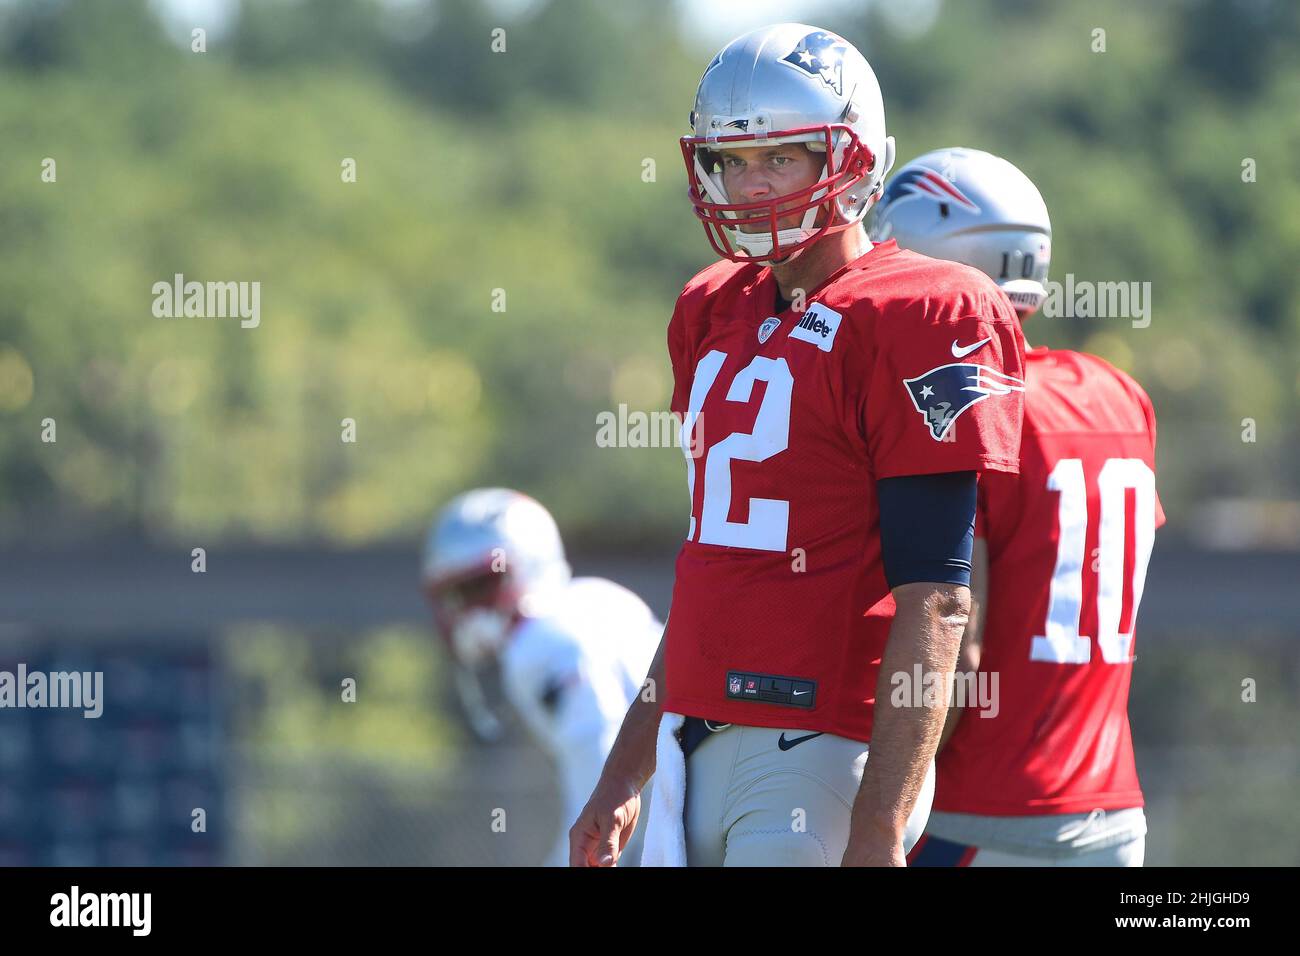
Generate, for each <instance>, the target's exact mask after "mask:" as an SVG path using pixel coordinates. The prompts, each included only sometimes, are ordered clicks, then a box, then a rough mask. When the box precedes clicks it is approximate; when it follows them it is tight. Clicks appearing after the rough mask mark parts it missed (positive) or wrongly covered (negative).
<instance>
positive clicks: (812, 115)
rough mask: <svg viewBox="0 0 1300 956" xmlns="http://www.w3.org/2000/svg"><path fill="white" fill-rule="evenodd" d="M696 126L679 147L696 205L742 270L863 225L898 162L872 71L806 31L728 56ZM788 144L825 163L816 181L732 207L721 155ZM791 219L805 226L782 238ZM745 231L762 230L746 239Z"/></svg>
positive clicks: (703, 95)
mask: <svg viewBox="0 0 1300 956" xmlns="http://www.w3.org/2000/svg"><path fill="white" fill-rule="evenodd" d="M690 124H691V127H692V130H693V133H692V135H690V136H684V137H682V140H681V144H682V155H683V157H684V158H685V160H686V174H687V181H688V182H689V184H690V198H691V204H692V205H693V206H694V207H695V214H696V215H697V216H699V218H700V220H701V221H702V222H703V223H704V231H705V233H706V234H707V235H708V237H709V242H710V243H711V244H712V246H713V248H714V249H715V250H716V251H717V253H718V254H719V255H720V256H723V257H725V258H727V259H732V260H734V261H737V262H758V261H770V260H777V259H784V258H785V257H786V256H789V255H791V254H796V253H798V252H800V251H802V250H803V249H804V248H806V247H807V246H808V245H810V244H811V243H812V242H814V241H816V240H817V239H818V238H820V237H821V236H823V235H825V234H827V233H830V232H838V231H840V230H843V229H847V228H849V227H850V226H853V225H855V224H856V223H858V222H861V220H862V217H863V216H864V215H866V212H867V209H868V208H869V207H870V205H871V202H872V200H873V199H874V198H876V197H877V195H878V193H879V189H880V187H881V184H882V183H883V182H884V179H885V175H886V173H887V172H888V171H889V167H890V166H892V165H893V162H894V140H893V137H891V136H886V135H885V107H884V102H883V101H882V100H881V96H880V84H879V83H877V82H876V75H875V73H873V72H872V70H871V67H870V65H868V63H867V61H866V60H865V59H863V57H862V54H861V53H859V52H858V51H857V50H856V49H855V48H854V47H853V45H852V44H850V43H849V42H848V41H847V40H845V39H844V38H843V37H840V36H837V35H836V34H834V33H831V32H829V31H827V30H822V29H819V28H817V27H813V26H808V25H807V24H804V23H780V24H777V25H776V26H770V27H764V28H763V29H761V30H755V31H753V32H752V33H746V34H745V35H744V36H741V37H737V38H736V39H735V40H732V41H731V42H730V43H728V44H727V45H726V46H725V47H723V49H722V51H721V52H720V53H719V54H718V55H717V56H715V57H714V58H713V60H712V61H711V62H710V63H709V65H708V67H707V68H706V69H705V70H704V76H703V77H702V78H701V79H700V85H699V89H698V90H697V92H696V94H695V108H694V109H693V110H691V115H690ZM782 143H806V144H807V145H808V149H809V150H812V151H815V152H819V153H822V154H824V155H825V157H826V162H825V165H824V166H823V167H822V173H821V176H820V177H819V178H818V181H817V182H816V183H814V184H813V185H811V186H809V187H807V188H806V189H802V190H799V191H797V192H794V193H790V194H788V195H785V196H775V197H772V198H769V199H764V200H761V201H757V202H733V201H732V199H731V198H730V197H728V196H727V191H726V188H725V187H724V186H723V179H722V168H721V164H720V162H719V154H718V150H719V149H740V148H745V147H753V146H766V145H780V144H782ZM778 207H780V208H779V209H778ZM823 210H824V211H825V213H826V214H825V215H823V216H821V217H820V218H821V220H822V221H821V222H820V223H818V222H817V221H816V220H817V219H818V213H819V212H821V211H823ZM792 213H803V218H802V220H801V222H800V224H799V225H798V226H797V227H795V228H790V229H780V228H779V227H778V220H779V219H781V218H783V217H788V216H790V215H791V214H792ZM742 224H743V225H747V226H760V227H762V229H761V231H758V232H743V231H741V229H740V226H741V225H742ZM737 247H739V249H740V250H744V251H743V252H742V251H739V250H738V249H737Z"/></svg>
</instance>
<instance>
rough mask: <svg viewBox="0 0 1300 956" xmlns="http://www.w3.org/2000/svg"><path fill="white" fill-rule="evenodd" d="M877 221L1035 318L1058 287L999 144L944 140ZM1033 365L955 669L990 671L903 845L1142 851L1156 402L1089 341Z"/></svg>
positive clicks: (1108, 860) (1026, 199)
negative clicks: (1143, 657)
mask: <svg viewBox="0 0 1300 956" xmlns="http://www.w3.org/2000/svg"><path fill="white" fill-rule="evenodd" d="M936 184H940V185H941V187H942V188H939V186H936ZM954 196H955V197H956V198H954ZM945 207H946V208H945ZM873 232H874V234H875V235H876V236H877V237H879V236H882V235H891V236H894V237H897V239H898V241H899V242H900V243H902V244H904V245H906V246H908V247H909V248H915V249H919V250H920V251H923V252H926V253H927V254H930V255H946V256H949V257H951V258H953V259H955V260H959V261H962V262H965V263H967V264H969V265H973V266H976V267H978V268H981V269H983V270H984V271H986V272H987V273H988V274H989V275H990V276H991V277H994V278H995V279H997V280H998V281H999V284H1000V285H1001V286H1002V288H1003V291H1004V292H1006V293H1007V295H1008V297H1009V298H1010V299H1011V301H1013V302H1014V303H1015V304H1016V306H1017V309H1018V311H1019V313H1020V315H1021V317H1022V318H1024V317H1027V316H1029V315H1031V314H1032V313H1033V312H1035V311H1036V310H1037V309H1038V307H1039V305H1040V302H1041V301H1042V299H1043V297H1044V295H1045V294H1046V288H1045V286H1044V285H1043V280H1044V279H1045V278H1046V274H1047V267H1048V262H1049V259H1050V255H1051V227H1050V223H1049V221H1048V218H1047V209H1046V206H1045V204H1044V203H1043V201H1042V197H1041V196H1040V195H1039V194H1038V191H1037V189H1036V188H1035V187H1034V185H1033V184H1032V183H1031V182H1030V181H1029V180H1028V179H1027V178H1026V177H1025V176H1024V174H1023V173H1021V172H1020V171H1019V170H1017V169H1016V168H1015V167H1014V166H1012V165H1011V164H1010V163H1007V162H1006V161H1005V160H1002V159H999V158H997V157H994V156H991V155H989V154H987V153H982V152H979V151H977V150H965V149H946V150H937V151H935V152H934V153H930V154H927V155H926V156H922V157H920V158H919V159H917V160H915V161H913V162H912V163H910V164H908V165H907V166H906V167H904V168H903V169H902V170H900V171H899V172H898V173H897V174H896V176H895V177H894V179H893V180H892V181H891V183H890V186H889V187H888V188H887V189H886V193H885V198H884V200H883V201H882V204H881V206H880V208H879V209H878V210H877V219H876V222H875V225H874V228H873ZM1025 370H1026V390H1025V417H1024V428H1023V436H1022V443H1021V449H1020V469H1019V474H1018V475H1015V476H1003V475H998V474H991V475H988V476H986V477H985V479H984V480H983V481H982V482H981V483H980V489H979V505H978V513H977V522H976V536H977V546H976V549H975V554H976V560H975V570H974V572H973V574H972V588H973V589H974V590H975V591H976V593H977V594H980V592H981V591H983V594H982V595H981V596H980V599H979V601H978V604H979V609H978V612H972V627H971V628H969V629H968V633H967V644H966V646H965V647H964V648H963V652H962V657H961V660H960V662H959V665H958V675H959V678H960V677H962V676H964V675H963V672H965V675H969V677H970V678H974V677H977V678H978V680H977V681H974V682H972V681H970V680H969V679H968V680H967V682H966V683H965V684H964V686H963V688H962V689H963V690H968V691H971V692H973V693H974V694H975V696H976V699H975V700H971V699H970V695H969V694H966V695H964V696H966V699H965V700H958V701H957V703H958V704H959V705H960V704H963V703H964V704H965V707H964V708H962V709H954V711H953V712H952V714H951V715H950V718H949V723H948V727H946V728H945V742H944V744H943V745H942V749H941V752H940V754H939V757H938V759H937V761H936V765H937V768H938V777H937V781H936V786H935V799H934V814H933V815H932V817H931V819H930V823H929V827H928V829H927V832H926V836H925V837H924V838H923V840H922V842H921V843H920V844H918V846H917V847H916V849H915V850H914V851H913V853H912V854H911V856H910V857H909V859H910V860H911V862H912V863H913V864H914V865H915V864H920V865H967V864H973V865H1035V864H1038V865H1043V864H1047V865H1051V864H1056V865H1135V864H1136V865H1140V862H1141V858H1142V852H1143V836H1144V834H1145V831H1146V825H1145V819H1144V817H1143V815H1142V810H1141V807H1142V805H1143V799H1142V791H1141V788H1140V786H1139V784H1138V776H1137V768H1136V765H1135V762H1134V759H1133V743H1132V738H1131V735H1130V732H1129V723H1128V694H1129V684H1130V681H1131V678H1132V664H1133V659H1134V651H1133V648H1134V631H1135V624H1136V620H1137V614H1138V607H1139V605H1140V603H1141V600H1142V590H1143V585H1144V582H1145V580H1146V571H1147V563H1148V560H1149V559H1150V556H1151V548H1152V544H1153V541H1154V537H1155V529H1156V528H1157V527H1159V525H1161V524H1163V523H1164V513H1163V511H1162V510H1161V507H1160V501H1159V498H1158V497H1157V495H1156V490H1155V441H1156V422H1155V413H1154V411H1153V410H1152V407H1151V401H1150V399H1149V398H1148V397H1147V395H1146V393H1145V392H1144V391H1143V390H1142V388H1141V387H1140V386H1139V385H1138V384H1137V382H1135V381H1134V380H1133V379H1132V378H1131V377H1129V376H1128V375H1127V374H1125V373H1124V372H1122V371H1120V370H1119V369H1116V368H1115V367H1113V366H1112V365H1110V364H1109V363H1107V362H1106V361H1104V360H1102V359H1100V358H1097V357H1095V356H1092V355H1087V354H1084V353H1080V352H1072V351H1064V350H1053V349H1048V348H1035V349H1030V350H1029V351H1027V352H1026V356H1025ZM981 545H982V547H981ZM981 551H983V553H984V554H985V558H984V560H981V559H980V554H981ZM977 617H978V621H976V618H977ZM976 668H978V674H975V673H974V671H975V669H976Z"/></svg>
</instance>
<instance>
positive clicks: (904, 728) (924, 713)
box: [843, 583, 970, 866]
mask: <svg viewBox="0 0 1300 956" xmlns="http://www.w3.org/2000/svg"><path fill="white" fill-rule="evenodd" d="M893 595H894V602H895V604H896V605H897V608H898V610H897V613H896V615H895V617H894V623H893V626H892V628H891V629H890V633H889V643H888V644H886V646H885V654H884V657H883V658H882V659H881V666H880V677H879V681H878V683H877V686H876V702H877V708H876V720H875V728H874V731H873V733H872V736H871V756H870V758H869V759H868V760H867V765H866V769H865V770H864V771H863V774H862V785H861V787H860V788H859V790H858V798H857V800H856V801H855V803H854V805H853V824H852V830H851V831H850V834H849V845H848V849H846V850H845V852H844V861H843V865H844V866H904V865H905V863H904V857H905V853H904V850H903V831H904V829H905V828H906V825H907V818H908V816H909V815H910V814H911V812H912V808H913V806H915V804H916V799H917V795H918V794H919V793H920V792H921V787H922V785H923V783H924V781H925V775H926V771H927V770H928V768H929V765H930V761H931V760H933V759H934V754H935V750H936V749H937V747H938V743H939V734H940V732H941V731H942V729H943V720H944V711H943V708H942V707H941V706H939V707H925V706H922V707H890V706H883V704H884V702H887V701H888V700H889V699H890V694H891V692H892V690H893V688H892V687H891V680H890V678H891V675H893V674H898V673H903V674H911V673H913V672H914V668H916V667H917V666H918V665H919V666H920V669H921V672H922V673H925V674H951V673H952V671H953V667H954V665H955V664H956V661H957V650H958V647H959V646H960V644H961V636H962V632H963V631H964V630H965V628H966V622H967V615H968V613H969V611H970V591H969V589H968V588H966V587H963V586H961V585H956V584H928V583H917V584H904V585H902V586H900V587H897V588H894V589H893Z"/></svg>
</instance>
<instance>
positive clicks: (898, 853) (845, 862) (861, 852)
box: [840, 831, 907, 866]
mask: <svg viewBox="0 0 1300 956" xmlns="http://www.w3.org/2000/svg"><path fill="white" fill-rule="evenodd" d="M840 866H907V854H906V853H904V852H903V838H902V835H901V834H899V835H895V834H892V833H881V832H879V831H873V832H864V833H858V832H853V831H851V832H850V833H849V845H848V846H847V847H845V848H844V858H843V859H842V860H841V861H840Z"/></svg>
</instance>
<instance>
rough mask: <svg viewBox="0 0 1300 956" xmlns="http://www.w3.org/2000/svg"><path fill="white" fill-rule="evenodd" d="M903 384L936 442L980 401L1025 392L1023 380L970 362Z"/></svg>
mask: <svg viewBox="0 0 1300 956" xmlns="http://www.w3.org/2000/svg"><path fill="white" fill-rule="evenodd" d="M903 385H904V386H906V388H907V393H908V394H909V395H910V396H912V404H913V405H914V406H915V407H916V410H917V411H918V412H920V413H921V417H922V418H923V419H925V424H926V427H927V428H929V430H930V437H931V438H933V439H934V440H935V441H943V436H944V435H946V434H947V433H948V429H949V428H951V427H952V423H953V422H955V421H956V420H957V417H958V416H959V415H961V413H962V412H964V411H966V409H968V408H970V407H971V406H972V405H974V404H976V403H977V402H982V401H984V399H986V398H988V397H989V396H991V395H1009V394H1010V393H1011V392H1023V391H1024V390H1025V382H1024V380H1023V379H1019V378H1015V377H1014V376H1011V375H1006V374H1004V373H1002V372H999V371H997V370H996V369H991V368H989V367H988V366H986V365H976V364H974V363H971V362H953V363H951V364H949V365H940V366H939V367H937V368H932V369H930V371H928V372H926V373H925V374H924V375H918V376H917V377H916V378H905V379H903Z"/></svg>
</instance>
